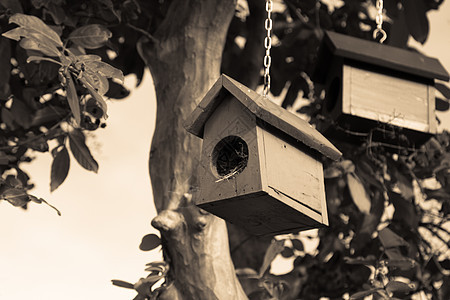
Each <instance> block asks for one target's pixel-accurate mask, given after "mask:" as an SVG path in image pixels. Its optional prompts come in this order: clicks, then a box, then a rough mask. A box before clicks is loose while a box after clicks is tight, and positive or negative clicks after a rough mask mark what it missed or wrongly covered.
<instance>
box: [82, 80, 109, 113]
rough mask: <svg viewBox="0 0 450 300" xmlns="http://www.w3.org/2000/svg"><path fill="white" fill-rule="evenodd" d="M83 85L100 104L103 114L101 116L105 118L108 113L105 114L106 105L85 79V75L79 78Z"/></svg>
mask: <svg viewBox="0 0 450 300" xmlns="http://www.w3.org/2000/svg"><path fill="white" fill-rule="evenodd" d="M79 80H80V81H81V82H82V83H83V85H84V86H85V87H86V88H87V90H88V92H89V94H90V95H91V96H92V97H93V98H94V99H95V100H96V101H97V103H98V104H99V105H100V107H101V108H102V110H103V112H104V114H103V116H104V117H105V118H106V117H107V116H108V115H107V114H106V112H107V110H108V105H107V104H106V102H105V100H104V99H103V97H102V96H101V95H100V94H99V93H97V91H96V90H95V88H94V87H92V85H90V84H89V83H88V82H87V81H86V78H85V77H81V78H80V79H79Z"/></svg>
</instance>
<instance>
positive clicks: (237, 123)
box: [185, 75, 339, 235]
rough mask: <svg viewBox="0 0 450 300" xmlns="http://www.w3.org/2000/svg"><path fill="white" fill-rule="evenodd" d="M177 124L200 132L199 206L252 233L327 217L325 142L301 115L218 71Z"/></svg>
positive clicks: (291, 228)
mask: <svg viewBox="0 0 450 300" xmlns="http://www.w3.org/2000/svg"><path fill="white" fill-rule="evenodd" d="M185 126H186V127H187V129H188V130H189V131H190V132H193V133H194V134H197V135H199V136H201V137H203V148H202V157H201V159H200V162H199V175H198V176H199V178H200V181H199V188H198V192H197V193H196V194H195V195H194V201H195V203H196V204H197V205H198V206H199V207H201V208H203V209H205V210H207V211H209V212H211V213H213V214H215V215H217V216H220V217H222V218H224V219H225V220H227V221H229V222H230V223H232V224H236V225H239V226H241V227H243V228H245V229H246V230H247V231H248V232H250V233H252V234H255V235H269V234H271V235H274V234H281V233H288V232H298V231H300V230H305V229H310V228H317V227H320V226H323V224H328V217H327V213H326V209H327V208H326V201H325V192H324V178H323V170H322V163H321V161H320V157H321V156H322V155H323V154H320V153H322V152H324V148H325V146H323V145H324V144H329V145H331V143H329V142H328V141H327V140H326V139H325V138H323V136H321V135H320V134H319V133H318V132H317V131H316V130H315V129H313V128H312V127H311V126H310V125H309V124H308V123H307V122H305V121H303V120H301V119H299V118H298V117H297V116H295V115H293V114H291V113H288V112H287V111H285V110H284V109H282V108H281V107H279V106H277V105H275V104H274V103H272V102H271V101H270V100H268V99H267V98H265V97H262V96H260V95H258V94H256V93H255V92H254V91H252V90H250V89H248V88H247V87H245V86H243V85H241V84H239V83H238V82H236V81H234V80H232V79H231V78H229V77H227V76H225V75H222V76H221V77H220V78H219V80H218V81H217V82H216V83H215V84H214V85H213V87H212V88H211V89H210V91H209V92H208V93H207V94H206V95H205V97H204V98H203V100H202V101H201V102H200V103H199V105H198V106H197V108H196V109H195V110H194V112H193V113H192V115H191V116H190V117H189V118H188V120H187V122H186V123H185ZM292 128H293V129H295V132H296V133H294V135H291V134H288V133H291V132H292V131H291V129H292ZM305 131H306V133H305ZM300 135H301V136H302V137H301V138H300V140H299V136H300ZM311 136H312V137H311ZM311 140H313V141H312V142H311ZM306 141H307V142H306ZM319 141H320V143H321V144H320V145H319V146H317V144H314V143H319ZM226 143H229V144H228V145H227V147H225V146H224V145H226ZM311 144H314V145H315V147H314V148H311ZM331 146H332V145H331ZM225 148H227V151H224V152H221V151H222V149H225ZM243 149H245V150H243ZM327 149H328V150H329V151H331V152H332V156H337V155H338V154H339V152H338V151H337V150H336V149H335V148H334V146H332V147H329V148H327ZM326 153H327V152H326ZM243 154H245V155H243ZM222 156H223V157H225V159H228V162H229V163H226V164H225V165H226V166H227V167H228V169H227V171H226V172H222V171H223V169H220V170H219V168H218V165H219V162H218V158H219V157H222ZM225 162H227V161H225Z"/></svg>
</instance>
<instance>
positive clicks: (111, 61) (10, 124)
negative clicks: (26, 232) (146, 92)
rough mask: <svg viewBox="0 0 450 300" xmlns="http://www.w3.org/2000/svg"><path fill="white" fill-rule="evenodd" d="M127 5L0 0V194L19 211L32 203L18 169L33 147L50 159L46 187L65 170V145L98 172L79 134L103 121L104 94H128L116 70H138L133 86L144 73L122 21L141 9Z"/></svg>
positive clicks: (25, 177) (29, 185) (131, 35)
mask: <svg viewBox="0 0 450 300" xmlns="http://www.w3.org/2000/svg"><path fill="white" fill-rule="evenodd" d="M130 2H132V1H125V2H124V3H123V4H121V5H120V7H119V8H118V9H117V10H116V9H115V7H114V5H113V3H112V2H111V1H100V0H99V1H88V2H74V1H64V0H51V1H39V0H33V1H0V26H1V28H2V33H3V34H2V37H1V38H0V50H1V52H2V56H1V58H0V69H1V70H2V71H1V72H2V76H0V112H1V118H0V120H1V121H0V122H1V123H0V131H1V137H0V175H1V177H2V178H3V179H2V181H1V184H0V195H1V198H0V199H3V200H6V201H9V202H10V203H11V204H13V205H15V206H19V207H22V208H26V207H27V203H28V202H29V201H34V202H38V201H36V199H37V198H36V197H34V196H32V195H30V194H28V192H29V191H30V190H31V189H32V188H33V184H32V183H31V182H30V178H29V176H28V174H26V173H25V171H24V170H23V168H22V166H23V164H24V163H26V162H30V161H31V160H32V159H33V158H32V151H39V152H50V153H51V154H52V156H53V163H52V166H51V172H50V190H51V191H54V190H55V189H56V188H58V186H59V185H61V184H62V183H63V182H64V180H65V179H66V177H67V175H68V172H69V168H70V155H69V152H68V150H70V152H71V153H72V155H73V157H74V158H75V160H76V161H77V162H78V163H79V164H80V165H81V166H82V167H83V168H85V169H86V170H89V171H93V172H97V170H98V164H97V162H96V161H95V159H94V157H93V156H92V154H91V152H90V150H89V148H88V146H87V144H86V137H85V133H84V132H85V131H86V130H87V131H94V130H96V129H98V128H103V127H105V126H106V123H105V120H106V117H107V103H106V102H105V100H104V98H105V97H107V98H115V99H122V98H124V97H126V96H127V95H128V93H129V92H128V91H127V90H126V88H125V87H124V86H122V84H121V83H123V73H122V71H123V72H124V73H125V74H130V73H133V74H136V75H137V77H138V83H139V82H140V81H141V79H142V75H143V68H144V64H143V62H142V60H140V58H139V56H138V55H137V52H136V51H137V50H136V46H135V44H136V43H135V42H136V39H137V37H138V35H137V34H135V30H133V29H129V28H128V27H126V25H124V24H122V23H121V22H120V20H128V19H130V18H132V15H133V13H134V12H136V11H137V10H139V7H135V6H133V5H132V4H130ZM111 12H112V13H113V14H111ZM107 27H109V28H107ZM130 30H131V31H132V33H129V32H128V31H130ZM116 31H120V32H121V34H120V35H117V34H116V35H115V36H114V37H113V32H116ZM130 45H133V46H130ZM120 48H126V49H125V50H124V51H119V49H120ZM130 54H131V55H132V56H131V57H133V59H132V60H130V61H125V57H127V56H128V57H129V56H130ZM119 68H120V69H119ZM121 70H122V71H121ZM11 181H13V182H14V184H11ZM12 195H15V196H14V197H13V196H12ZM41 200H43V199H41ZM41 202H42V201H40V202H38V203H41Z"/></svg>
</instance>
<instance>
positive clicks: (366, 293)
mask: <svg viewBox="0 0 450 300" xmlns="http://www.w3.org/2000/svg"><path fill="white" fill-rule="evenodd" d="M378 290H381V288H375V289H370V290H367V291H362V292H357V293H354V294H353V295H351V296H350V300H352V299H361V298H364V297H367V296H370V295H372V294H374V293H376V292H377V291H378Z"/></svg>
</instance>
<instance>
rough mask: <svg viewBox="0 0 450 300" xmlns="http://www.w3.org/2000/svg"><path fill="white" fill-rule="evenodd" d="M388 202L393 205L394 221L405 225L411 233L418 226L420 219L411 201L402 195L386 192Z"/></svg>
mask: <svg viewBox="0 0 450 300" xmlns="http://www.w3.org/2000/svg"><path fill="white" fill-rule="evenodd" d="M388 195H389V200H390V201H391V203H392V204H393V205H394V208H395V212H394V217H393V220H394V221H399V222H401V223H404V224H406V225H407V227H408V228H410V229H412V230H413V231H415V230H417V227H418V226H419V221H420V217H419V216H418V215H417V212H416V209H415V206H414V204H413V202H412V199H410V200H406V199H405V198H404V197H403V196H402V195H400V194H398V193H396V192H392V191H388Z"/></svg>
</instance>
